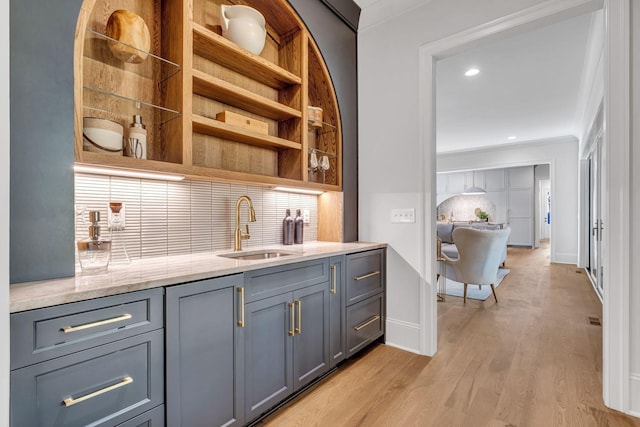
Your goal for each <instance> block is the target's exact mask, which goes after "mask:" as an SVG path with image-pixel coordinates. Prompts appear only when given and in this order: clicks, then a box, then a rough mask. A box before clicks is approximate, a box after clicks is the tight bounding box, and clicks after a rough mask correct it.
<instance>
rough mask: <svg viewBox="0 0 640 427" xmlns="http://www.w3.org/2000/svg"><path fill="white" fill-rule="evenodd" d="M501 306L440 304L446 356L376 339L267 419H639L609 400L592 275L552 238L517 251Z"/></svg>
mask: <svg viewBox="0 0 640 427" xmlns="http://www.w3.org/2000/svg"><path fill="white" fill-rule="evenodd" d="M507 268H510V269H511V273H510V274H509V275H507V277H506V278H505V279H504V281H503V282H502V283H501V284H500V286H498V288H497V289H496V292H497V294H498V300H499V303H497V304H496V303H495V302H494V301H493V298H488V299H487V300H486V301H477V300H468V301H467V304H466V306H465V305H463V304H462V298H456V297H447V299H446V301H444V302H440V303H438V348H439V350H438V353H437V354H436V356H434V357H433V358H428V357H425V356H419V355H416V354H413V353H409V352H406V351H403V350H399V349H396V348H393V347H390V346H387V345H383V344H377V345H374V346H372V347H370V348H369V349H367V350H365V351H364V352H363V353H362V354H361V355H359V356H357V357H356V358H355V359H353V360H349V361H348V362H346V363H345V364H343V365H342V366H341V367H340V368H339V369H338V370H337V371H336V372H335V373H334V374H332V375H330V376H328V377H327V378H326V379H324V380H323V381H322V382H320V383H319V384H318V385H316V386H314V387H313V388H312V389H310V390H308V391H307V392H305V393H304V394H302V395H301V396H299V397H298V398H296V399H294V400H293V401H292V402H291V403H289V404H288V405H287V406H285V407H283V408H282V409H280V410H279V411H277V412H276V413H274V414H273V415H271V416H270V417H268V418H267V419H265V420H263V421H262V422H260V424H259V425H261V426H331V427H338V426H438V427H441V426H462V427H467V426H469V427H482V426H488V427H498V426H500V427H502V426H504V427H515V426H517V427H526V426H531V427H538V426H540V427H547V426H575V427H589V426H611V427H615V426H624V427H627V426H639V427H640V419H638V418H633V417H629V416H625V415H624V414H621V413H619V412H616V411H613V410H610V409H608V408H607V407H606V406H604V403H603V401H602V328H601V327H600V326H596V325H592V324H590V322H589V319H588V318H589V317H596V318H598V319H601V316H602V305H601V303H600V302H599V301H598V299H597V297H596V295H595V293H594V291H593V288H592V286H591V283H590V282H589V280H588V278H587V276H586V273H585V272H584V271H583V270H581V269H578V268H576V267H575V266H571V265H561V264H550V263H549V249H548V245H545V246H543V247H542V248H540V249H535V250H530V249H522V248H510V249H509V255H508V258H507Z"/></svg>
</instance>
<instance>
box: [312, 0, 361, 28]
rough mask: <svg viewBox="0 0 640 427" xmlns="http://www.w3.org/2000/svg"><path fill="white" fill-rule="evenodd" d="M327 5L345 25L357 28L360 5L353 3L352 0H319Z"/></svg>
mask: <svg viewBox="0 0 640 427" xmlns="http://www.w3.org/2000/svg"><path fill="white" fill-rule="evenodd" d="M321 1H322V2H323V3H324V4H326V5H327V6H329V8H330V9H331V10H333V11H334V12H335V13H336V14H337V15H338V16H340V18H342V20H343V21H345V23H346V24H347V25H349V26H350V27H351V29H353V30H354V31H357V30H358V22H359V21H360V6H358V5H357V4H355V3H354V2H353V0H321Z"/></svg>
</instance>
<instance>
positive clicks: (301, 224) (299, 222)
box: [293, 209, 304, 244]
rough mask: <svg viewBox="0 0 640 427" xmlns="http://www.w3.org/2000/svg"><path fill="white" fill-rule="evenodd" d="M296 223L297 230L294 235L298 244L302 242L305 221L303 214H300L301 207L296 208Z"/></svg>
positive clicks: (294, 240)
mask: <svg viewBox="0 0 640 427" xmlns="http://www.w3.org/2000/svg"><path fill="white" fill-rule="evenodd" d="M294 223H295V227H294V228H295V232H294V237H293V242H294V243H296V244H300V243H302V234H303V233H304V222H303V221H302V216H300V209H296V219H295V220H294Z"/></svg>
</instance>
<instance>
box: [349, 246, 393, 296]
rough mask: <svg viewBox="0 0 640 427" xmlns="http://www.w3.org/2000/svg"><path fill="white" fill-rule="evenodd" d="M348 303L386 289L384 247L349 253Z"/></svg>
mask: <svg viewBox="0 0 640 427" xmlns="http://www.w3.org/2000/svg"><path fill="white" fill-rule="evenodd" d="M346 270H347V273H346V275H347V278H346V280H347V305H351V304H353V303H356V302H358V301H362V300H364V299H366V298H368V297H370V296H372V295H375V294H376V293H378V292H381V291H383V290H384V280H385V258H384V251H383V250H382V249H376V250H374V251H367V252H359V253H355V254H349V255H347V269H346Z"/></svg>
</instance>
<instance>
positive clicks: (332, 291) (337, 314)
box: [329, 255, 346, 368]
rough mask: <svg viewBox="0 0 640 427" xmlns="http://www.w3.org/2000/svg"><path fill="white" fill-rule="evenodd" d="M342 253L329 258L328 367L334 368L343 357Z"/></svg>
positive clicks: (344, 346)
mask: <svg viewBox="0 0 640 427" xmlns="http://www.w3.org/2000/svg"><path fill="white" fill-rule="evenodd" d="M344 264H345V257H344V255H340V256H334V257H331V258H329V270H330V273H331V277H330V282H329V283H330V286H329V340H330V342H329V349H330V360H329V367H330V368H334V367H336V365H338V363H340V362H342V361H343V360H344V358H345V354H346V352H345V348H346V342H345V325H346V310H345V297H346V293H345V291H344V283H345V280H344V274H345V271H344Z"/></svg>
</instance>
